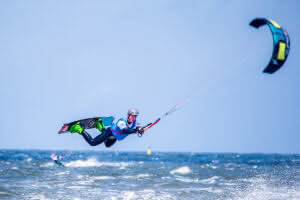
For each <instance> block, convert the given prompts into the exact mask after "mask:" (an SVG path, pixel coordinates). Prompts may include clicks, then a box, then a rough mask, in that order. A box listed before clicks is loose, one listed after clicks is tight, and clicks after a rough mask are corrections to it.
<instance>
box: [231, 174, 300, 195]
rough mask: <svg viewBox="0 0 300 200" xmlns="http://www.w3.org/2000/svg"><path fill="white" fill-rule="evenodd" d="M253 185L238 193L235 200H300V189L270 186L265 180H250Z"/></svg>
mask: <svg viewBox="0 0 300 200" xmlns="http://www.w3.org/2000/svg"><path fill="white" fill-rule="evenodd" d="M248 181H249V182H250V183H251V184H250V186H249V187H247V189H246V190H242V191H238V192H237V193H236V194H235V197H234V198H233V199H234V200H244V199H247V200H273V199H277V200H287V199H288V200H299V199H300V188H292V187H289V186H278V187H277V186H276V187H274V185H270V184H268V181H267V180H265V179H263V178H252V179H249V180H248Z"/></svg>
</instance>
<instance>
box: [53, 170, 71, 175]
mask: <svg viewBox="0 0 300 200" xmlns="http://www.w3.org/2000/svg"><path fill="white" fill-rule="evenodd" d="M66 174H70V172H69V171H65V172H58V173H56V174H55V175H56V176H62V175H66Z"/></svg>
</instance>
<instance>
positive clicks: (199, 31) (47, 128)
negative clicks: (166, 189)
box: [0, 0, 300, 153]
mask: <svg viewBox="0 0 300 200" xmlns="http://www.w3.org/2000/svg"><path fill="white" fill-rule="evenodd" d="M299 10H300V3H299V1H297V0H289V1H284V3H283V1H280V0H265V1H260V0H244V1H240V0H229V1H222V0H201V1H196V0H194V1H193V0H190V1H179V0H175V1H174V0H162V1H160V0H154V1H143V0H142V1H141V0H135V1H133V0H128V1H117V0H112V1H96V0H94V1H93V0H87V1H83V0H72V1H71V0H64V1H59V0H44V1H35V0H29V1H22V0H13V1H0V27H1V28H0V44H1V45H0V74H1V79H0V96H1V104H0V110H1V115H0V124H1V132H0V135H1V139H0V148H8V149H51V150H52V149H53V150H59V149H68V150H100V151H104V150H107V149H106V148H105V147H104V145H99V146H96V147H90V146H89V145H88V144H87V143H86V142H85V141H84V140H83V138H82V137H81V136H80V135H77V134H74V135H71V134H64V135H58V134H57V132H58V130H59V129H60V128H61V126H62V125H63V124H64V123H67V122H71V121H74V120H78V119H83V118H88V117H95V116H110V115H113V116H115V117H116V118H119V117H126V114H127V110H128V109H129V108H130V107H137V108H138V109H139V110H140V115H139V117H138V120H139V121H140V122H141V123H142V124H147V123H149V122H152V121H153V120H155V119H157V118H158V117H159V116H161V115H162V114H164V113H165V112H166V111H168V110H169V109H170V108H171V107H172V106H173V105H175V104H176V103H177V102H180V101H181V100H182V99H185V98H187V101H186V102H185V104H184V106H183V107H182V108H181V109H179V110H178V111H176V112H175V113H173V114H172V115H169V116H168V117H166V118H164V119H163V120H162V121H161V122H159V124H157V125H156V126H154V127H153V128H151V129H149V130H148V131H147V132H146V133H145V134H144V136H143V137H141V138H139V137H136V136H135V135H133V136H130V137H127V138H126V139H125V140H123V141H121V142H117V143H116V144H115V145H114V146H113V147H112V148H110V149H108V150H112V151H144V150H146V149H147V148H148V147H151V148H152V150H153V151H176V152H181V151H184V152H240V153H253V152H259V153H300V145H299V141H300V132H299V131H300V108H299V102H300V90H299V88H298V87H299V85H300V79H299V73H300V70H299V64H298V58H299V55H300V49H299V47H300V39H299V35H300V19H299ZM256 17H265V18H268V19H269V18H270V19H273V20H275V21H276V22H278V23H279V24H280V25H282V26H283V27H284V28H286V29H287V30H288V33H289V35H290V38H291V50H290V54H289V57H288V60H287V61H286V63H285V65H284V66H283V68H282V69H280V70H279V71H278V72H277V73H275V74H273V75H268V74H264V73H262V70H263V69H264V67H265V66H266V65H267V64H268V62H269V60H270V57H271V54H272V48H273V44H272V37H271V34H270V32H269V29H268V28H267V27H262V28H260V29H259V30H257V29H254V28H252V27H250V26H249V22H250V21H251V20H252V19H254V18H256ZM297 55H298V56H297ZM90 133H91V134H92V135H93V136H96V135H97V134H98V132H97V131H96V130H90Z"/></svg>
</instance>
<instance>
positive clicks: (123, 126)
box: [117, 121, 138, 134]
mask: <svg viewBox="0 0 300 200" xmlns="http://www.w3.org/2000/svg"><path fill="white" fill-rule="evenodd" d="M117 126H118V127H119V128H120V129H121V130H122V133H124V134H133V133H137V131H138V130H137V129H136V128H133V129H131V128H127V126H126V122H125V121H119V122H118V123H117Z"/></svg>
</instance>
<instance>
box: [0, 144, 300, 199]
mask: <svg viewBox="0 0 300 200" xmlns="http://www.w3.org/2000/svg"><path fill="white" fill-rule="evenodd" d="M53 153H55V154H56V155H61V156H63V160H62V163H63V164H64V167H63V166H59V165H57V164H55V163H54V162H53V160H52V159H51V157H50V156H51V154H53ZM0 199H1V200H11V199H17V200H22V199H26V200H50V199H51V200H52V199H53V200H99V199H100V200H102V199H103V200H106V199H107V200H138V199H140V200H173V199H179V200H193V199H195V200H201V199H203V200H300V155H299V154H259V153H257V154H256V153H255V154H239V153H180V152H169V153H168V152H152V154H151V155H147V154H146V152H107V151H50V150H47V151H46V150H0Z"/></svg>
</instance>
